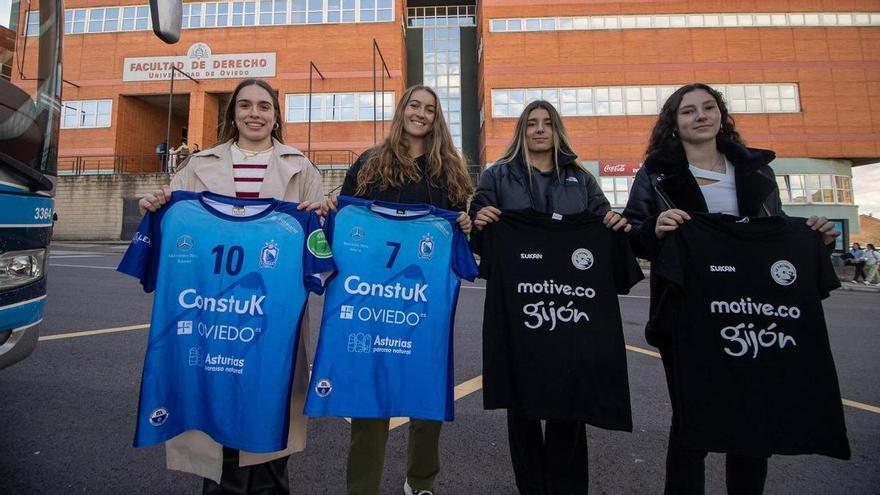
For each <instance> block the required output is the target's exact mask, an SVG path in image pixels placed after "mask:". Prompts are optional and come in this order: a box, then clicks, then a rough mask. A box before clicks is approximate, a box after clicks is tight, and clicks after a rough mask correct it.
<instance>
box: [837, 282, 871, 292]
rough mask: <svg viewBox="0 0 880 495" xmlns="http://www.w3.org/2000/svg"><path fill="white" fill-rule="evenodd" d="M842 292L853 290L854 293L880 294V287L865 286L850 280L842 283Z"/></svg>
mask: <svg viewBox="0 0 880 495" xmlns="http://www.w3.org/2000/svg"><path fill="white" fill-rule="evenodd" d="M840 290H851V291H853V292H880V287H874V286H873V285H865V284H863V283H861V282H852V281H849V280H841V281H840Z"/></svg>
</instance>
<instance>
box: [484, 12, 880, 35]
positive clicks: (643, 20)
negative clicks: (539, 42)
mask: <svg viewBox="0 0 880 495" xmlns="http://www.w3.org/2000/svg"><path fill="white" fill-rule="evenodd" d="M791 26H824V27H828V26H847V27H848V26H880V14H875V13H868V12H844V13H839V12H838V13H742V14H692V15H688V16H684V15H675V14H658V15H620V16H584V17H540V18H512V19H491V20H490V21H489V30H490V31H491V32H493V33H504V32H520V31H568V30H603V29H681V28H717V27H723V28H738V27H791Z"/></svg>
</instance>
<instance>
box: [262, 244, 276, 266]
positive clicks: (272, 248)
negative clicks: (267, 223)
mask: <svg viewBox="0 0 880 495" xmlns="http://www.w3.org/2000/svg"><path fill="white" fill-rule="evenodd" d="M277 262H278V244H276V243H275V241H269V242H267V243H266V245H265V246H263V249H262V250H261V251H260V266H261V267H263V268H275V264H276V263H277Z"/></svg>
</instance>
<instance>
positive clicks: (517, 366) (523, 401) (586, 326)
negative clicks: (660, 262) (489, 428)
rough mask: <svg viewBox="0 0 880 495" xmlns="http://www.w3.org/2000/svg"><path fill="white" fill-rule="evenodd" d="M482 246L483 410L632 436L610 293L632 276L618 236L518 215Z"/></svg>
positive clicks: (586, 224)
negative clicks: (513, 412)
mask: <svg viewBox="0 0 880 495" xmlns="http://www.w3.org/2000/svg"><path fill="white" fill-rule="evenodd" d="M555 218H559V219H558V220H557V219H555ZM482 242H483V245H482V253H483V256H482V260H481V263H480V276H481V277H482V278H485V279H487V281H488V284H487V291H486V304H485V311H484V315H483V401H484V407H485V408H486V409H498V408H506V409H513V410H516V411H518V412H519V413H520V414H523V415H526V416H531V417H535V418H544V419H557V420H579V421H584V422H586V423H589V424H592V425H595V426H599V427H602V428H607V429H613V430H624V431H632V414H631V411H630V400H629V384H628V378H627V370H626V355H625V353H626V351H625V349H624V341H623V331H622V327H621V319H620V309H619V306H618V302H617V294H626V293H628V292H629V289H630V287H632V286H633V285H634V284H635V283H637V282H638V281H639V280H641V279H642V272H641V270H640V269H639V266H638V263H637V262H636V260H635V258H634V257H633V255H632V251H631V250H630V247H629V243H628V242H627V239H626V236H625V235H624V234H623V233H622V232H614V231H612V230H610V229H608V228H607V227H605V226H604V225H603V224H602V218H601V217H598V216H594V215H592V214H589V213H582V214H577V215H566V216H564V217H562V216H560V215H554V216H551V215H548V214H542V213H537V212H535V211H531V210H522V211H505V212H504V213H503V214H502V215H501V220H500V221H498V222H494V223H491V224H489V225H488V226H487V227H486V228H485V229H484V230H483V239H482Z"/></svg>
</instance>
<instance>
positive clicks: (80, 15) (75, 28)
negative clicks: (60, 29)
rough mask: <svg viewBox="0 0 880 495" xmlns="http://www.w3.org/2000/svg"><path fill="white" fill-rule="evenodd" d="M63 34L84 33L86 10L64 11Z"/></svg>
mask: <svg viewBox="0 0 880 495" xmlns="http://www.w3.org/2000/svg"><path fill="white" fill-rule="evenodd" d="M64 32H65V33H73V34H76V33H84V32H86V9H67V10H65V11H64Z"/></svg>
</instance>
